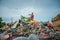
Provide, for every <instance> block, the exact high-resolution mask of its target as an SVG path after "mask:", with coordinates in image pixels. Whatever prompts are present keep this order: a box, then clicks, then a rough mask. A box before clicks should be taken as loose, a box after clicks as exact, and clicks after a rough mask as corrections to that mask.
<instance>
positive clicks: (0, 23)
mask: <svg viewBox="0 0 60 40" xmlns="http://www.w3.org/2000/svg"><path fill="white" fill-rule="evenodd" d="M4 25H6V23H5V22H2V18H0V28H1V27H2V26H4Z"/></svg>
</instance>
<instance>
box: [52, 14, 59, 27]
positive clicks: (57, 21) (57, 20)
mask: <svg viewBox="0 0 60 40" xmlns="http://www.w3.org/2000/svg"><path fill="white" fill-rule="evenodd" d="M52 23H53V25H54V26H60V14H58V15H57V16H56V17H54V18H53V19H52Z"/></svg>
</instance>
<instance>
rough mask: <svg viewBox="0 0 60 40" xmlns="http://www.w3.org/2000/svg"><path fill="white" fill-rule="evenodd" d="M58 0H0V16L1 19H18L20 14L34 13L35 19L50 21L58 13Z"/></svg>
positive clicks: (59, 1)
mask: <svg viewBox="0 0 60 40" xmlns="http://www.w3.org/2000/svg"><path fill="white" fill-rule="evenodd" d="M59 4H60V0H0V17H2V19H3V21H5V22H11V18H13V21H14V20H18V19H19V18H20V17H21V15H23V16H25V17H29V15H28V14H31V13H32V12H33V13H34V20H36V21H51V20H52V18H54V17H55V16H56V15H57V14H59V13H60V5H59Z"/></svg>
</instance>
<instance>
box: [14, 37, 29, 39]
mask: <svg viewBox="0 0 60 40" xmlns="http://www.w3.org/2000/svg"><path fill="white" fill-rule="evenodd" d="M13 40H28V39H27V38H26V37H17V38H15V39H13Z"/></svg>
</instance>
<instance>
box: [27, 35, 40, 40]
mask: <svg viewBox="0 0 60 40" xmlns="http://www.w3.org/2000/svg"><path fill="white" fill-rule="evenodd" d="M28 39H29V40H39V37H38V36H37V35H35V34H31V35H30V36H29V37H28Z"/></svg>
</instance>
